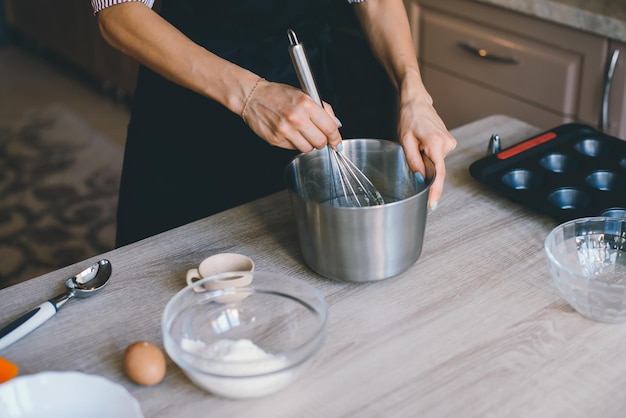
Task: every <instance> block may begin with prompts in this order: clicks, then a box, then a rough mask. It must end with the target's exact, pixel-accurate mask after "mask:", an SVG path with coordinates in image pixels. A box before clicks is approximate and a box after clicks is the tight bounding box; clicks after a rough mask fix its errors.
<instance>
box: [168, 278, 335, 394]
mask: <svg viewBox="0 0 626 418" xmlns="http://www.w3.org/2000/svg"><path fill="white" fill-rule="evenodd" d="M241 276H245V277H246V278H247V280H245V281H242V282H237V283H246V284H245V285H242V286H240V287H230V288H223V289H216V288H213V287H211V286H210V285H209V284H210V281H212V280H213V281H219V280H221V281H223V282H226V283H229V282H232V283H235V281H232V280H228V279H230V278H233V277H241ZM197 288H199V289H202V291H200V292H198V291H197ZM208 289H212V290H208ZM326 318H327V305H326V302H325V301H324V299H323V297H322V296H321V295H320V294H319V292H318V291H317V290H316V289H315V288H314V287H312V286H311V285H309V284H307V283H305V282H304V281H302V280H298V279H295V278H291V277H289V276H286V275H284V274H279V273H270V272H259V271H254V272H231V273H223V274H218V275H216V276H211V277H208V278H205V279H202V280H200V281H198V282H196V283H195V284H192V285H190V286H187V287H186V288H184V289H182V290H181V291H180V292H178V293H177V294H176V295H175V296H174V297H173V298H172V299H171V300H170V301H169V303H168V304H167V306H166V307H165V310H164V312H163V319H162V331H163V343H164V346H165V350H166V351H167V353H168V355H169V356H170V357H171V358H172V360H173V361H174V362H175V363H176V364H177V365H178V366H179V367H180V368H181V369H182V370H183V371H184V372H185V374H186V375H187V376H188V377H189V379H190V380H191V381H192V382H194V383H195V384H196V385H198V386H199V387H201V388H202V389H205V390H207V391H209V392H211V393H213V394H214V395H218V396H222V397H226V398H235V399H244V398H257V397H261V396H266V395H270V394H272V393H275V392H277V391H279V390H281V389H283V388H285V387H286V386H288V385H289V384H291V383H292V382H293V381H294V380H295V379H296V378H297V377H298V376H300V375H301V374H302V372H303V371H304V370H305V369H306V366H307V365H309V364H310V363H311V362H310V360H311V358H312V357H313V356H314V355H315V353H317V351H318V350H319V349H320V347H321V346H322V344H323V342H324V339H325V335H326Z"/></svg>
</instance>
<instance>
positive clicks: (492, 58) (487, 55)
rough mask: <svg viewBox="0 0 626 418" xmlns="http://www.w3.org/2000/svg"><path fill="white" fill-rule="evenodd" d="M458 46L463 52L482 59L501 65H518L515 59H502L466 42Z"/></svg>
mask: <svg viewBox="0 0 626 418" xmlns="http://www.w3.org/2000/svg"><path fill="white" fill-rule="evenodd" d="M459 46H460V47H461V48H463V49H464V50H466V51H469V52H471V53H472V54H473V55H476V56H477V57H479V58H482V59H486V60H490V61H496V62H501V63H503V64H518V63H519V61H518V60H517V59H516V58H513V57H503V56H500V55H495V54H491V53H489V51H487V50H486V49H484V48H476V47H475V46H472V45H470V44H468V43H467V42H459Z"/></svg>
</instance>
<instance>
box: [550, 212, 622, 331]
mask: <svg viewBox="0 0 626 418" xmlns="http://www.w3.org/2000/svg"><path fill="white" fill-rule="evenodd" d="M544 247H545V251H546V255H547V258H548V265H549V268H550V272H551V273H552V277H553V278H554V283H555V285H556V287H557V289H558V290H559V292H560V294H561V296H562V297H563V298H564V299H565V300H566V301H567V302H568V303H569V304H570V305H571V306H572V307H573V308H574V309H575V310H576V311H578V312H579V313H580V314H581V315H583V316H585V317H587V318H589V319H593V320H596V321H600V322H609V323H617V322H624V321H626V254H625V253H626V220H625V219H618V218H608V217H592V218H580V219H574V220H571V221H568V222H565V223H563V224H561V225H559V226H557V227H556V228H554V229H553V230H552V231H551V232H550V234H549V235H548V237H547V238H546V240H545V246H544Z"/></svg>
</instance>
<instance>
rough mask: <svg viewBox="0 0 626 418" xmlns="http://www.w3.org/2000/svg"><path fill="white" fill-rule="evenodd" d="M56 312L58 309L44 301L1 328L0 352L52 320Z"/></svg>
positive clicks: (51, 303) (49, 302)
mask: <svg viewBox="0 0 626 418" xmlns="http://www.w3.org/2000/svg"><path fill="white" fill-rule="evenodd" d="M57 310H58V308H57V306H56V305H55V304H54V303H53V302H51V301H46V302H44V303H42V304H41V305H39V306H37V307H35V308H33V309H31V310H30V311H28V312H27V313H25V314H24V315H22V316H20V317H19V318H17V319H14V320H13V321H11V322H10V323H9V324H7V325H5V326H4V327H2V329H0V350H2V349H3V348H5V347H8V346H9V345H11V344H13V343H14V342H16V341H17V340H19V339H20V338H22V337H24V336H25V335H27V334H29V333H30V332H31V331H33V330H34V329H35V328H37V327H38V326H40V325H41V324H43V323H44V322H46V321H47V320H48V319H50V318H52V317H53V316H54V314H55V313H57Z"/></svg>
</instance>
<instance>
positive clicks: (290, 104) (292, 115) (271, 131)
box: [241, 79, 341, 152]
mask: <svg viewBox="0 0 626 418" xmlns="http://www.w3.org/2000/svg"><path fill="white" fill-rule="evenodd" d="M250 91H251V93H249V96H248V98H247V100H246V102H245V105H244V106H245V108H244V110H243V111H242V115H241V116H242V118H243V119H244V121H245V122H246V123H247V124H248V125H249V126H250V128H251V129H252V130H253V131H254V132H255V133H256V134H257V135H259V136H260V137H261V138H264V139H265V140H266V141H267V142H268V143H270V144H271V145H274V146H277V147H281V148H287V149H297V150H298V151H300V152H309V151H312V150H313V149H322V148H324V147H325V146H326V145H330V146H331V148H336V147H337V146H338V145H339V144H340V143H341V135H340V134H339V130H338V126H337V121H336V118H335V113H334V112H333V109H332V107H331V106H330V105H329V104H328V103H324V108H322V107H320V106H319V105H318V104H317V103H315V101H314V100H313V99H311V97H309V96H308V95H307V94H305V93H304V92H303V91H302V90H300V89H297V88H294V87H291V86H289V85H286V84H281V83H272V82H269V81H266V80H263V79H261V80H259V81H258V82H257V83H256V85H255V86H254V87H252V88H251V89H250Z"/></svg>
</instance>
